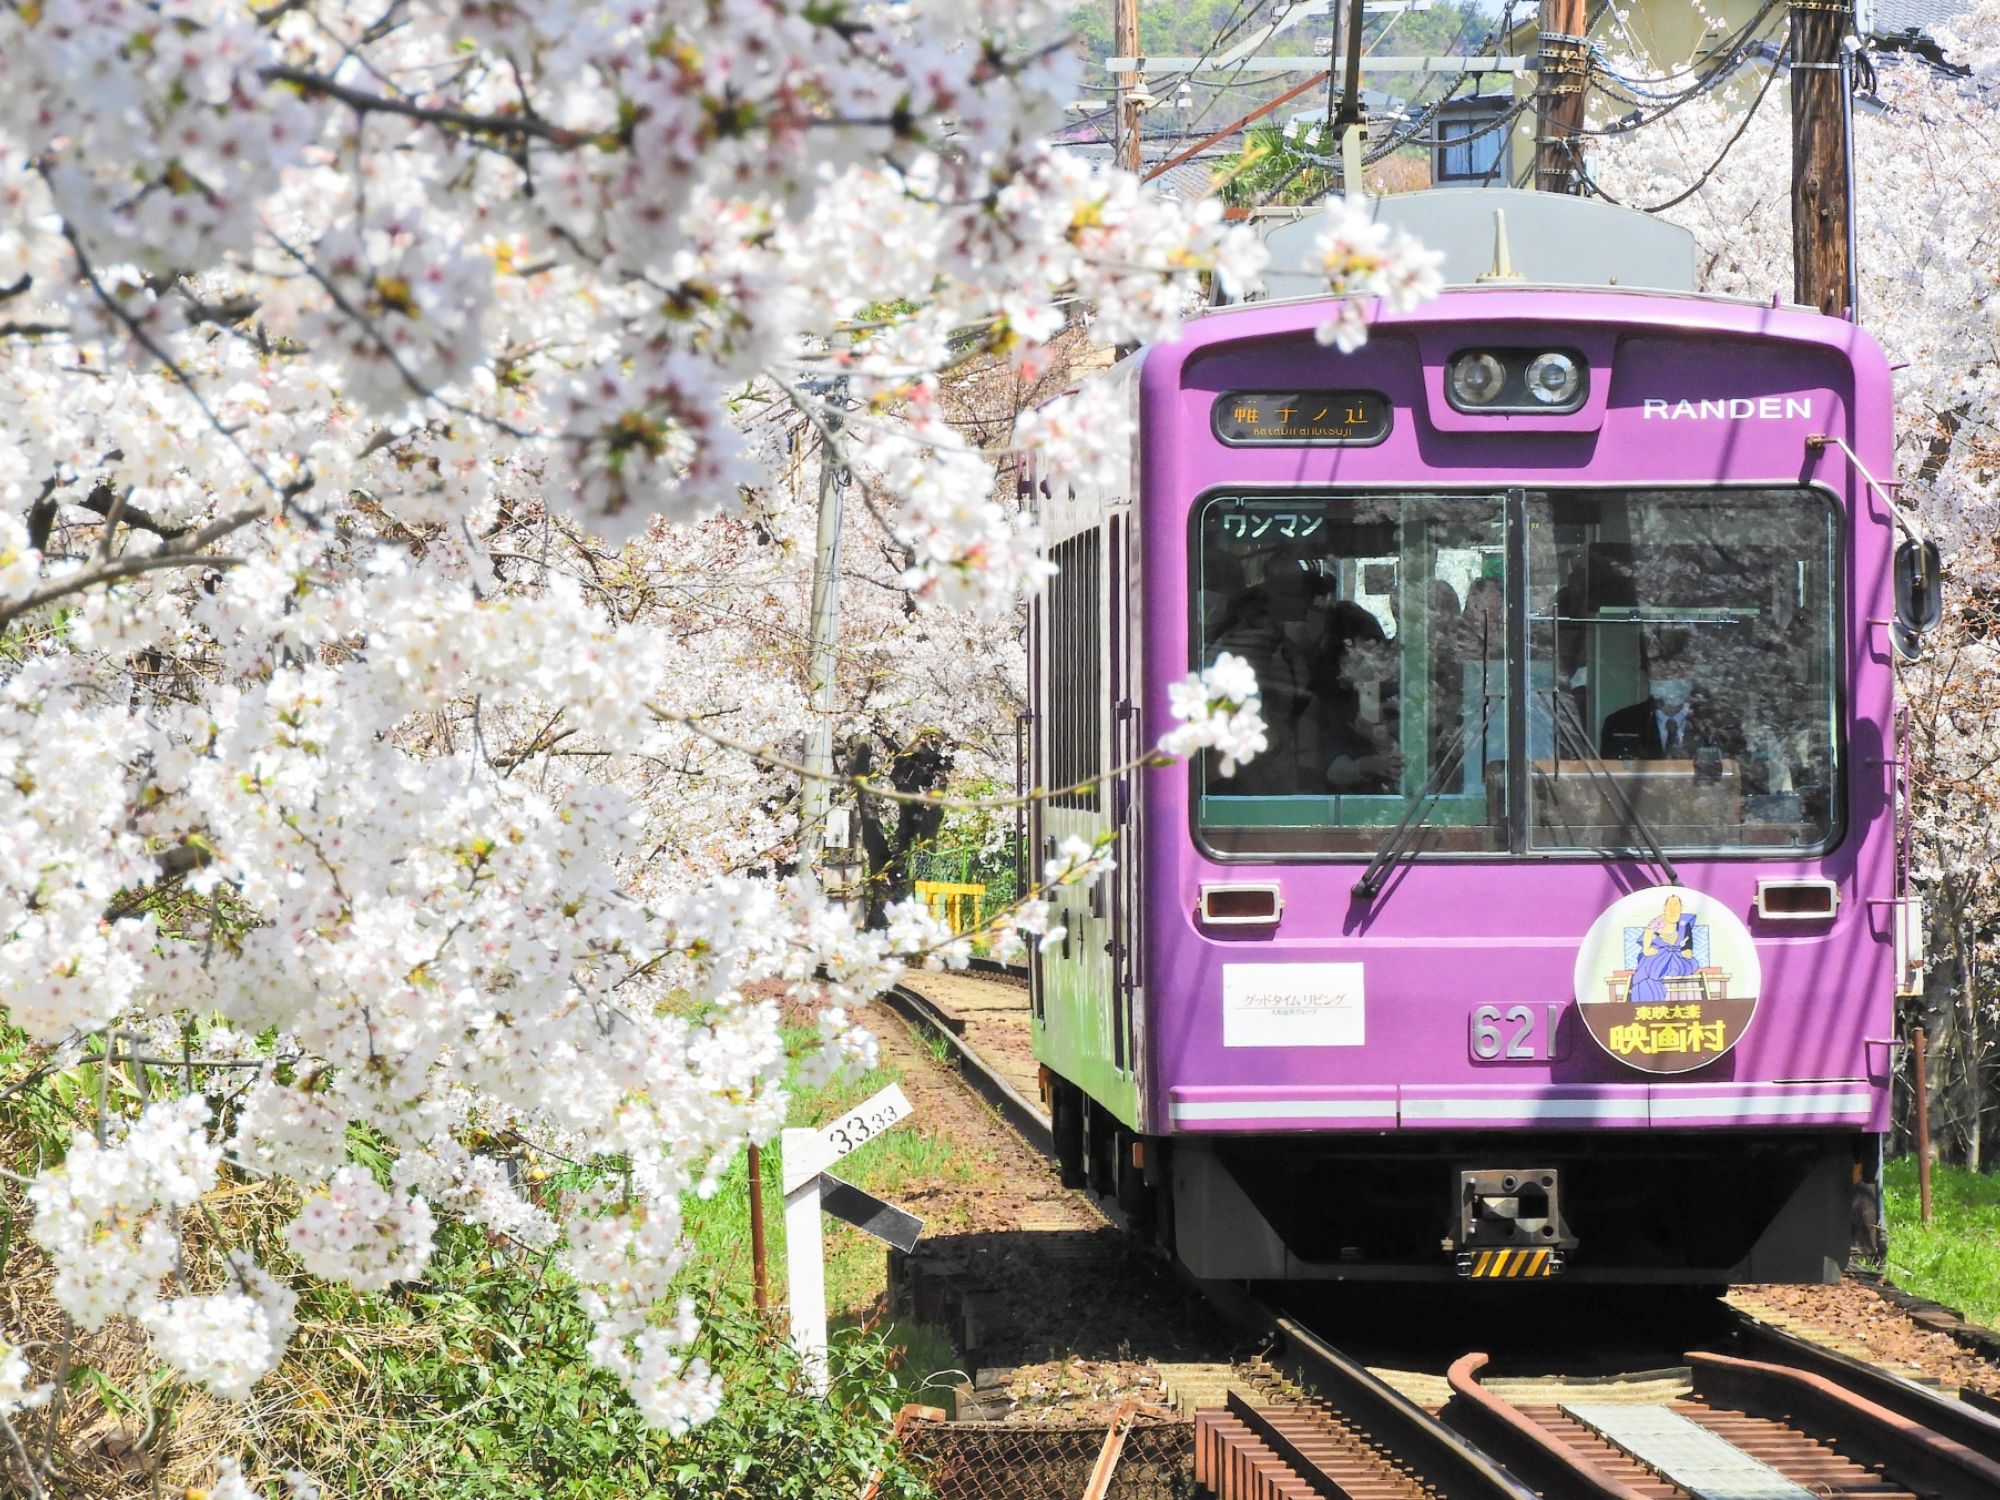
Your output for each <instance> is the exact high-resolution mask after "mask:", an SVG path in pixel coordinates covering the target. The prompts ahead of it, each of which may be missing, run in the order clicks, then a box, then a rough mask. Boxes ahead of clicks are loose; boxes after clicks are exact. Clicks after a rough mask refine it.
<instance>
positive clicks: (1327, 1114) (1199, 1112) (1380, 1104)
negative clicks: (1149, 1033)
mask: <svg viewBox="0 0 2000 1500" xmlns="http://www.w3.org/2000/svg"><path fill="white" fill-rule="evenodd" d="M1395 1117H1396V1101H1395V1100H1394V1099H1262V1100H1258V1099H1242V1100H1235V1099H1232V1100H1228V1101H1225V1102H1219V1103H1213V1104H1176V1105H1175V1106H1174V1118H1175V1119H1176V1120H1358V1119H1391V1120H1393V1119H1394V1118H1395Z"/></svg>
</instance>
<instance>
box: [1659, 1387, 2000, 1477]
mask: <svg viewBox="0 0 2000 1500" xmlns="http://www.w3.org/2000/svg"><path fill="white" fill-rule="evenodd" d="M1688 1365H1689V1367H1690V1369H1691V1370H1692V1372H1693V1375H1694V1393H1695V1394H1696V1395H1697V1396H1699V1397H1701V1398H1702V1399H1703V1400H1704V1401H1707V1402H1709V1403H1710V1404H1711V1405H1715V1404H1726V1405H1729V1406H1734V1407H1737V1408H1739V1409H1744V1410H1750V1411H1757V1410H1765V1411H1776V1412H1782V1413H1783V1414H1784V1416H1785V1419H1786V1420H1787V1422H1788V1423H1793V1424H1796V1423H1797V1422H1798V1421H1799V1420H1800V1419H1801V1418H1804V1419H1805V1420H1807V1421H1809V1422H1811V1423H1812V1424H1813V1425H1814V1426H1817V1427H1819V1428H1821V1429H1823V1430H1824V1431H1826V1432H1828V1433H1830V1434H1832V1435H1834V1436H1835V1437H1836V1439H1838V1440H1845V1441H1848V1442H1851V1443H1852V1444H1853V1445H1854V1446H1856V1447H1857V1448H1866V1449H1868V1450H1871V1452H1872V1453H1874V1454H1876V1455H1879V1456H1880V1457H1881V1458H1882V1459H1883V1460H1885V1461H1886V1465H1887V1468H1888V1470H1889V1472H1890V1473H1891V1474H1892V1475H1893V1476H1894V1477H1895V1478H1897V1479H1899V1480H1903V1481H1910V1480H1914V1481H1915V1482H1916V1483H1917V1484H1918V1485H1919V1486H1921V1487H1922V1488H1923V1489H1924V1490H1925V1491H1926V1492H1928V1493H1933V1494H1936V1495H1938V1496H1940V1497H1955V1496H1960V1495H1963V1496H1965V1497H1966V1500H1991V1497H1992V1496H1994V1495H2000V1463H1996V1462H1994V1461H1993V1460H1992V1459H1990V1458H1987V1457H1985V1456H1984V1455H1982V1454H1979V1453H1975V1452H1974V1451H1973V1450H1972V1449H1970V1448H1968V1447H1966V1446H1965V1445H1964V1444H1962V1443H1958V1442H1954V1441H1953V1440H1952V1439H1950V1438H1948V1437H1945V1436H1944V1435H1943V1434H1941V1433H1939V1432H1936V1431H1934V1430H1933V1429H1932V1428H1930V1427H1929V1426H1928V1425H1926V1424H1925V1423H1923V1422H1920V1421H1917V1420H1915V1419H1913V1418H1910V1417H1905V1416H1902V1415H1900V1414H1899V1413H1897V1412H1893V1411H1890V1410H1888V1409H1887V1408H1886V1407H1882V1406H1878V1405H1876V1404H1875V1403H1874V1402H1873V1401H1869V1400H1867V1399H1866V1398H1864V1397H1862V1396H1858V1395H1856V1394H1855V1393H1854V1392H1853V1391H1851V1390H1847V1389H1845V1388H1844V1387H1842V1386H1840V1385H1839V1384H1837V1383H1836V1382H1834V1381H1832V1380H1829V1379H1828V1378H1827V1377H1826V1376H1824V1375H1815V1374H1812V1373H1810V1372H1809V1371H1805V1370H1797V1369H1790V1368H1787V1367H1786V1366H1784V1365H1770V1364H1764V1363H1762V1362H1761V1361H1758V1360H1752V1359H1732V1358H1730V1357H1729V1356H1728V1355H1726V1354H1690V1355H1689V1356H1688Z"/></svg>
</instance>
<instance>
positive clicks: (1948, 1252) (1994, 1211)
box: [1882, 1156, 2000, 1328]
mask: <svg viewBox="0 0 2000 1500" xmlns="http://www.w3.org/2000/svg"><path fill="white" fill-rule="evenodd" d="M1882 1186H1883V1196H1884V1199H1885V1202H1886V1204H1887V1208H1888V1215H1889V1264H1888V1269H1889V1275H1890V1277H1891V1278H1892V1279H1893V1280H1894V1281H1895V1283H1896V1285H1898V1286H1900V1287H1902V1288H1903V1289H1904V1290H1905V1291H1908V1292H1914V1293H1915V1294H1916V1295H1918V1296H1920V1297H1929V1298H1931V1299H1932V1300H1934V1301H1937V1302H1942V1303H1944V1304H1945V1305H1946V1306H1947V1307H1954V1308H1957V1309H1958V1310H1959V1311H1960V1312H1962V1313H1964V1314H1965V1316H1966V1317H1968V1318H1970V1319H1971V1320H1972V1321H1973V1322H1975V1323H1982V1324H1985V1325H1986V1326H1987V1327H1989V1328H1992V1327H2000V1176H1993V1175H1989V1174H1986V1173H1981V1172H1969V1171H1967V1170H1965V1169H1964V1168H1963V1167H1947V1166H1942V1165H1940V1166H1936V1167H1933V1168H1932V1170H1931V1209H1932V1212H1931V1222H1930V1223H1929V1224H1924V1223H1922V1222H1920V1219H1919V1213H1918V1207H1919V1205H1918V1193H1917V1161H1916V1158H1915V1157H1914V1156H1905V1157H1899V1158H1898V1159H1896V1160H1895V1161H1892V1162H1890V1163H1889V1164H1888V1165H1887V1167H1886V1168H1885V1170H1884V1172H1883V1183H1882Z"/></svg>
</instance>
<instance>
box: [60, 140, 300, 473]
mask: <svg viewBox="0 0 2000 1500" xmlns="http://www.w3.org/2000/svg"><path fill="white" fill-rule="evenodd" d="M35 171H36V172H37V173H38V174H40V176H41V178H42V180H43V181H44V182H47V181H48V172H49V169H48V163H47V162H45V161H44V162H38V163H36V166H35ZM50 190H51V191H54V189H53V187H51V189H50ZM58 228H59V231H60V233H61V234H62V237H63V239H64V240H65V241H66V242H67V243H68V245H69V248H70V253H71V254H72V255H74V256H75V257H76V268H77V270H78V271H79V272H81V273H82V275H83V279H84V280H85V281H87V282H88V283H89V284H90V290H91V292H92V294H93V295H95V296H96V298H97V300H98V301H99V302H100V303H101V304H103V306H104V309H105V311H107V312H109V313H110V314H111V316H112V317H114V318H116V319H117V320H118V322H119V323H120V324H121V325H122V326H123V327H124V329H125V331H126V332H127V333H128V334H130V335H131V337H132V340H133V342H134V343H136V344H138V345H139V347H140V348H142V349H144V350H145V351H146V352H147V353H148V354H150V355H152V356H153V358H154V359H155V360H156V361H158V363H159V366H160V368H161V369H163V370H165V371H166V372H167V374H168V375H169V376H171V377H172V379H173V381H174V383H175V384H176V385H178V386H179V387H180V388H181V389H182V390H184V391H186V392H187V395H188V399H189V400H191V401H193V402H194V404H195V407H196V409H197V410H199V411H200V412H201V414H202V416H203V417H205V418H207V420H208V425H209V426H210V427H212V428H214V429H215V430H216V432H218V433H220V434H221V435H222V437H223V438H224V439H225V440H226V441H227V442H228V443H229V445H230V447H232V448H234V449H235V450H236V452H237V455H238V456H239V457H240V458H242V460H243V462H244V463H245V464H247V465H248V466H249V468H250V472H251V473H253V474H255V475H256V476H257V477H258V478H259V479H260V480H262V481H263V483H264V487H265V488H266V489H268V490H270V491H271V492H272V493H273V494H274V495H276V496H277V497H278V501H279V503H280V504H281V505H283V506H284V507H285V508H286V509H287V510H290V509H292V501H293V500H294V499H296V498H297V497H298V496H300V495H302V494H304V493H305V492H306V491H307V490H308V489H310V488H311V487H312V479H311V477H310V476H309V475H308V476H305V477H302V478H301V479H297V480H293V481H292V482H291V483H289V484H285V485H280V484H279V483H278V482H277V481H276V480H275V479H273V478H272V477H271V476H270V474H268V473H267V472H266V471H265V469H264V466H263V465H262V464H260V463H259V462H257V459H256V458H255V456H254V455H252V453H251V452H250V450H249V449H248V448H247V447H245V446H244V444H243V439H242V438H241V437H239V436H238V435H237V434H236V432H235V431H234V430H233V429H231V428H229V427H227V426H225V425H224V423H223V421H222V419H221V418H220V417H218V416H217V415H216V414H215V409H214V408H213V407H211V406H210V405H209V404H208V398H207V397H205V396H204V395H202V393H201V388H200V387H199V386H197V385H196V384H195V382H194V377H193V376H191V375H189V374H188V372H187V371H186V370H183V369H182V368H181V366H180V362H179V361H178V360H176V359H175V358H174V357H173V356H172V355H171V354H169V353H168V352H167V351H166V349H165V348H164V347H163V346H162V345H161V344H160V342H159V340H158V339H156V338H154V337H153V335H152V332H151V331H150V330H149V329H147V328H146V327H145V325H144V324H142V323H141V322H140V321H139V320H138V319H137V318H135V317H133V316H132V314H131V312H130V311H128V310H127V309H126V306H125V304H124V303H122V302H120V301H119V300H118V299H117V298H116V297H114V296H113V295H112V294H111V291H110V288H108V287H106V286H105V285H104V283H103V282H102V281H101V280H99V279H98V275H97V268H96V267H95V266H93V265H92V264H91V261H90V256H89V253H88V252H86V251H85V250H84V248H83V241H82V239H81V238H80V237H79V236H78V235H77V232H76V227H75V226H74V225H73V224H71V223H70V221H69V220H68V219H63V220H61V221H60V222H59V225H58Z"/></svg>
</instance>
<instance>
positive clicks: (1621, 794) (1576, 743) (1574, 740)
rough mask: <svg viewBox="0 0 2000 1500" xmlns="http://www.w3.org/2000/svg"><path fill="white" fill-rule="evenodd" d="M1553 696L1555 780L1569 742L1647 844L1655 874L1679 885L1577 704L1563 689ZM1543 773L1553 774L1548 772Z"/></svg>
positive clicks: (1580, 759)
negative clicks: (1594, 742) (1593, 742)
mask: <svg viewBox="0 0 2000 1500" xmlns="http://www.w3.org/2000/svg"><path fill="white" fill-rule="evenodd" d="M1550 696H1551V698H1552V699H1553V700H1554V701H1553V702H1552V703H1551V705H1550V709H1549V716H1550V718H1551V719H1553V720H1554V721H1555V728H1556V761H1555V772H1556V774H1555V775H1554V776H1553V777H1551V779H1553V780H1561V771H1562V745H1563V741H1564V740H1565V739H1567V740H1568V743H1569V748H1570V753H1571V754H1572V755H1574V756H1575V757H1576V758H1577V760H1578V761H1580V762H1582V765H1583V769H1584V771H1585V773H1586V774H1587V775H1588V776H1589V777H1590V779H1591V781H1592V782H1594V783H1595V784H1597V785H1598V786H1601V787H1604V788H1606V789H1607V790H1608V792H1609V794H1610V796H1609V798H1608V800H1611V801H1615V802H1616V803H1617V805H1618V810H1619V811H1620V812H1621V813H1622V814H1623V815H1624V818H1625V822H1626V826H1628V827H1629V828H1630V829H1631V830H1632V831H1633V832H1634V833H1636V834H1638V836H1639V837H1640V839H1642V840H1643V841H1644V842H1645V845H1646V851H1647V853H1649V854H1650V855H1651V856H1652V859H1651V860H1650V861H1649V862H1650V863H1651V864H1652V865H1653V866H1654V867H1655V873H1656V874H1658V873H1664V874H1665V875H1666V877H1667V878H1666V880H1665V881H1664V882H1663V884H1666V885H1679V884H1680V883H1681V877H1680V872H1679V871H1677V870H1676V869H1675V868H1674V862H1673V861H1672V860H1670V859H1668V858H1667V851H1666V850H1665V849H1664V848H1662V847H1661V844H1660V840H1659V838H1658V837H1657V836H1656V835H1655V834H1654V832H1653V830H1652V827H1651V826H1650V825H1649V824H1648V823H1647V822H1646V820H1645V819H1644V818H1642V817H1640V816H1639V809H1638V808H1636V807H1634V806H1633V805H1632V799H1631V798H1630V797H1628V796H1626V795H1625V788H1624V787H1622V786H1620V785H1619V784H1618V778H1617V777H1615V776H1613V775H1612V774H1611V773H1610V772H1609V771H1607V770H1605V769H1604V767H1603V765H1602V764H1601V763H1600V762H1599V760H1598V758H1597V756H1596V755H1595V754H1594V753H1593V748H1592V746H1591V744H1590V741H1589V739H1588V738H1587V737H1586V736H1585V734H1584V731H1583V724H1582V721H1581V720H1579V719H1578V718H1577V713H1576V705H1575V704H1574V703H1571V702H1570V701H1569V697H1568V695H1567V694H1565V693H1564V692H1563V691H1562V689H1561V688H1555V689H1553V690H1552V691H1551V694H1550ZM1541 774H1542V775H1543V776H1549V775H1550V773H1549V772H1547V771H1544V772H1542V773H1541Z"/></svg>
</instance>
